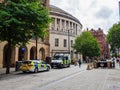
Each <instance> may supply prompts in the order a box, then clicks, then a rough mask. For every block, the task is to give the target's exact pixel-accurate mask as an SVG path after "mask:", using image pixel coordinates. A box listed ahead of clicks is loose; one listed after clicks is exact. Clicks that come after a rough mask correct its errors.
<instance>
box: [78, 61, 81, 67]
mask: <svg viewBox="0 0 120 90" xmlns="http://www.w3.org/2000/svg"><path fill="white" fill-rule="evenodd" d="M78 64H79V68H80V67H81V64H82V62H81V60H80V59H79V60H78Z"/></svg>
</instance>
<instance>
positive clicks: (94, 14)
mask: <svg viewBox="0 0 120 90" xmlns="http://www.w3.org/2000/svg"><path fill="white" fill-rule="evenodd" d="M119 1H120V0H50V4H51V5H55V6H57V7H59V8H61V9H63V10H64V11H66V12H68V13H70V14H71V15H73V16H74V17H76V18H78V19H79V21H80V22H81V23H82V25H83V30H85V29H86V28H89V29H91V28H93V29H98V28H99V27H100V28H101V29H103V30H104V33H106V34H107V32H108V30H109V28H110V27H111V26H112V25H113V24H114V23H117V22H118V21H119V8H118V7H119V6H118V2H119Z"/></svg>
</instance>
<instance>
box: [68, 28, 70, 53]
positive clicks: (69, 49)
mask: <svg viewBox="0 0 120 90" xmlns="http://www.w3.org/2000/svg"><path fill="white" fill-rule="evenodd" d="M68 53H69V54H70V31H69V30H68Z"/></svg>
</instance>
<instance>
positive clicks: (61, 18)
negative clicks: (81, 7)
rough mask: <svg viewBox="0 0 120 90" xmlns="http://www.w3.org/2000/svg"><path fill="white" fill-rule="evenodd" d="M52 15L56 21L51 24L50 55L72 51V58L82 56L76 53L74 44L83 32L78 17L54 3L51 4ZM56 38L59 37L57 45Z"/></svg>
mask: <svg viewBox="0 0 120 90" xmlns="http://www.w3.org/2000/svg"><path fill="white" fill-rule="evenodd" d="M50 17H51V18H52V19H53V21H54V22H53V23H51V24H50V39H49V42H50V56H51V57H52V56H54V55H55V53H57V52H70V53H71V56H72V58H77V59H78V58H80V57H79V55H76V54H75V50H73V48H72V45H73V43H74V42H75V39H76V37H77V36H78V35H80V34H81V31H82V24H81V23H80V22H79V20H78V19H77V18H75V17H73V16H72V15H70V14H68V13H67V12H65V11H63V10H62V9H60V8H58V7H56V6H53V5H50ZM55 39H58V42H57V43H58V45H57V46H55V43H56V42H55ZM65 44H66V45H65Z"/></svg>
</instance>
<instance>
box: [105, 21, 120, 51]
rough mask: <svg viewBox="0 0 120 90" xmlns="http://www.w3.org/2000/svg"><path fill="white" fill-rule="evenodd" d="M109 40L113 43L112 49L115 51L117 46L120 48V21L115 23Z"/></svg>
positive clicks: (108, 36) (110, 30) (108, 37)
mask: <svg viewBox="0 0 120 90" xmlns="http://www.w3.org/2000/svg"><path fill="white" fill-rule="evenodd" d="M107 42H108V43H109V44H110V45H111V51H113V52H115V49H116V48H118V49H119V48H120V23H118V24H117V23H116V24H114V25H113V26H112V27H111V28H110V29H109V32H108V35H107Z"/></svg>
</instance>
